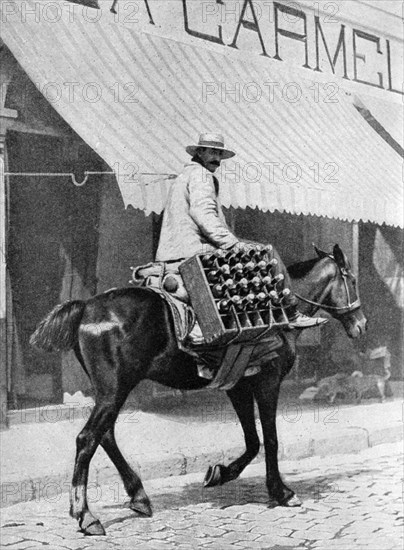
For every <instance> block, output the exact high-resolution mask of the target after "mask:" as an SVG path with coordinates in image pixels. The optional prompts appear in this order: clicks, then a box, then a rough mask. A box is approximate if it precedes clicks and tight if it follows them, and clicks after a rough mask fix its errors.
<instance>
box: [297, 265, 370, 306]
mask: <svg viewBox="0 0 404 550" xmlns="http://www.w3.org/2000/svg"><path fill="white" fill-rule="evenodd" d="M330 258H332V256H330ZM332 259H333V260H334V258H332ZM334 261H335V260H334ZM338 267H339V266H338ZM339 269H340V272H341V276H342V280H343V281H344V286H345V290H346V296H347V301H348V304H347V305H346V306H328V305H326V304H322V303H320V302H314V301H313V300H309V299H308V298H304V297H303V296H300V294H297V293H296V292H295V296H296V298H298V299H299V300H302V301H303V302H306V304H311V305H312V306H317V307H321V308H322V309H325V310H326V311H327V310H329V311H335V312H338V314H339V315H344V314H345V313H350V312H352V311H355V309H359V308H360V307H361V301H360V298H359V297H358V298H357V299H356V300H354V301H353V302H351V295H350V292H349V288H348V283H347V278H348V272H347V270H346V269H345V268H343V267H340V268H339Z"/></svg>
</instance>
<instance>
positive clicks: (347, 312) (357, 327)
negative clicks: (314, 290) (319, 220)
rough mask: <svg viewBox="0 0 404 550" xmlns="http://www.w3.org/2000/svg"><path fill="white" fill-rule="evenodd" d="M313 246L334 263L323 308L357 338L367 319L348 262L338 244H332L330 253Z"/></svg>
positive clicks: (352, 336)
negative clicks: (333, 270) (333, 271)
mask: <svg viewBox="0 0 404 550" xmlns="http://www.w3.org/2000/svg"><path fill="white" fill-rule="evenodd" d="M314 248H315V250H316V252H317V255H318V256H319V257H320V258H326V257H328V258H330V259H331V260H333V262H334V263H335V276H334V277H332V279H331V282H330V285H329V292H328V293H327V296H326V297H325V299H324V301H323V304H324V309H325V310H326V311H328V312H329V313H330V314H331V315H332V316H333V317H334V318H336V319H338V320H339V321H341V323H342V325H343V327H344V329H345V331H346V333H347V334H348V336H349V337H350V338H358V337H359V336H361V335H362V334H364V333H365V332H366V326H367V319H366V317H365V315H364V314H363V311H362V307H361V302H360V299H359V294H358V289H357V284H356V279H355V276H354V274H353V272H352V269H351V266H350V263H349V261H348V259H347V257H346V256H345V254H344V253H343V252H342V250H341V248H340V247H339V246H338V244H336V245H335V246H334V248H333V253H332V255H331V254H327V252H323V251H322V250H319V249H318V248H317V247H314Z"/></svg>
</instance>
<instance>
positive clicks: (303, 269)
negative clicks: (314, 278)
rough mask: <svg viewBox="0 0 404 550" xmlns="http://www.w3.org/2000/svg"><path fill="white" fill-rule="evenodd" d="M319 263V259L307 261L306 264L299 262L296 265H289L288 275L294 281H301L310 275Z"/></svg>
mask: <svg viewBox="0 0 404 550" xmlns="http://www.w3.org/2000/svg"><path fill="white" fill-rule="evenodd" d="M318 261H319V258H313V259H312V260H306V261H305V262H298V263H296V264H292V265H289V266H288V267H287V270H288V273H289V275H290V276H291V277H292V279H301V278H302V277H305V276H306V275H307V274H308V273H310V271H311V270H312V269H313V267H314V266H315V265H316V263H317V262H318Z"/></svg>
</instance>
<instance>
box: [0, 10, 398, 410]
mask: <svg viewBox="0 0 404 550" xmlns="http://www.w3.org/2000/svg"><path fill="white" fill-rule="evenodd" d="M100 4H102V5H101V6H100V5H98V4H97V3H96V2H95V1H94V2H90V3H89V2H84V3H81V2H74V3H73V2H72V3H69V2H66V3H65V4H64V5H63V7H61V6H60V5H58V4H56V3H55V4H52V3H51V4H49V3H45V2H31V1H29V2H10V3H7V2H6V3H4V4H3V7H2V9H3V14H2V15H3V25H2V40H3V42H2V47H1V55H2V58H3V63H2V67H3V68H2V73H1V78H2V83H1V84H2V91H3V93H2V111H1V120H2V146H3V150H2V151H3V153H2V170H3V178H2V189H1V202H0V205H1V208H2V214H3V216H2V220H3V221H2V226H1V230H0V236H1V239H2V250H3V252H4V251H5V253H3V254H2V258H1V266H0V275H1V277H0V287H1V288H0V292H1V298H2V300H1V303H2V306H1V310H0V314H1V315H0V316H1V319H2V325H1V334H0V336H1V342H0V345H1V346H2V354H3V356H4V358H5V360H4V361H2V370H1V377H2V378H1V388H2V398H3V399H4V401H3V402H6V403H8V406H9V408H11V409H12V408H15V407H22V406H26V407H30V406H34V405H35V404H36V403H61V402H63V395H64V394H65V393H69V394H74V392H75V391H77V390H78V389H82V390H83V391H86V390H87V389H88V382H87V380H86V379H85V377H84V375H83V374H82V372H81V370H80V367H79V366H78V364H77V363H76V361H75V359H74V358H73V357H70V356H65V357H63V358H62V357H60V356H57V355H45V354H42V353H40V352H38V351H36V350H32V349H31V348H29V345H28V338H29V334H30V333H31V332H32V330H33V329H34V327H35V325H36V324H37V322H38V321H39V320H40V319H41V318H42V317H43V316H44V315H45V314H46V313H47V312H48V311H49V310H50V309H51V308H52V307H53V306H54V305H55V304H56V303H59V302H60V301H63V300H67V299H80V298H87V297H89V296H91V295H92V294H94V293H96V292H102V291H104V290H106V289H108V288H111V287H115V286H125V285H127V284H128V279H129V275H130V271H129V266H131V265H136V264H142V263H146V262H148V261H150V260H151V259H152V258H153V254H154V252H155V249H156V244H157V239H158V228H159V221H160V218H161V215H162V211H163V209H164V202H165V196H166V192H167V188H168V186H169V185H170V184H171V182H172V180H173V178H174V177H175V175H176V174H177V173H178V172H179V171H180V170H181V166H182V165H183V164H184V162H186V160H187V158H186V154H185V152H184V148H185V145H187V144H189V143H191V142H193V141H194V140H195V139H196V138H197V136H198V134H199V133H200V132H202V131H204V130H209V129H213V130H215V131H220V132H221V133H223V134H224V135H225V139H226V143H227V144H228V145H229V146H230V147H231V148H234V150H236V151H237V156H236V157H235V162H234V163H231V162H230V161H229V162H228V163H225V165H223V166H224V167H223V170H222V173H221V182H222V183H221V194H222V202H223V204H224V206H225V209H226V215H227V218H228V221H229V224H230V225H231V226H232V228H233V229H234V231H235V232H236V233H237V234H238V235H240V236H241V237H246V238H250V239H256V240H259V241H263V242H265V241H267V242H273V243H274V244H275V245H276V246H277V248H278V249H279V250H280V252H281V254H282V256H283V257H284V258H285V261H286V263H292V262H294V261H299V260H304V259H307V258H309V257H312V255H313V249H312V242H315V244H317V245H318V246H319V247H321V248H325V249H328V250H330V248H331V246H332V245H333V244H335V243H336V242H338V243H339V244H340V245H341V246H342V248H343V249H344V251H345V252H346V253H347V255H348V256H349V257H350V258H351V259H352V261H353V264H354V267H355V269H356V270H357V271H359V280H360V284H361V294H362V299H363V302H364V304H365V306H364V308H365V311H366V314H367V316H368V317H369V319H370V329H369V334H368V336H367V337H366V342H364V343H362V344H361V346H362V347H361V348H360V349H366V348H372V347H377V346H387V347H388V348H389V350H390V351H391V353H392V365H393V374H394V376H395V377H396V378H400V376H401V372H400V366H401V365H402V340H401V327H402V311H403V309H402V308H403V306H402V298H403V266H402V258H401V256H400V254H401V246H402V227H403V220H402V204H403V203H402V180H401V177H402V176H401V174H402V162H403V152H402V148H401V145H402V134H400V127H401V128H402V122H401V126H400V121H402V120H403V113H402V96H403V91H402V89H400V84H399V83H400V82H402V81H403V77H402V75H401V73H400V71H401V68H402V57H401V55H402V45H403V37H402V34H400V33H402V27H401V21H400V17H399V15H398V14H397V13H396V11H395V10H394V8H393V7H392V4H391V3H389V2H382V3H380V6H382V8H383V9H382V8H381V7H379V8H376V7H375V6H374V5H372V4H371V3H368V2H355V3H353V2H332V3H330V2H327V3H322V2H320V3H318V2H317V3H310V2H293V3H289V2H266V3H260V2H257V3H253V2H249V1H243V2H227V1H225V2H220V3H219V2H201V3H196V2H186V1H185V0H183V1H180V0H178V1H175V2H169V3H167V2H158V1H149V2H147V1H146V0H144V1H141V2H138V3H131V6H132V4H133V6H132V7H130V6H129V5H128V3H124V2H118V3H117V4H115V7H114V9H115V11H116V12H117V13H116V14H113V13H111V12H110V7H111V6H109V5H108V6H107V5H106V4H107V3H104V2H102V3H101V2H100ZM348 4H349V5H350V9H347V5H348ZM393 4H394V3H393ZM330 7H331V11H330ZM264 8H265V9H264ZM381 9H382V11H383V14H382V13H381V11H380V10H381ZM265 10H267V11H265ZM401 131H402V130H401ZM400 144H401V145H400ZM337 331H338V329H337V328H335V331H334V333H333V334H332V335H331V336H330V335H329V338H331V337H332V339H333V341H338V335H337ZM328 341H329V340H328ZM319 343H320V341H319V336H318V334H313V335H312V336H308V337H307V342H306V344H308V346H307V347H306V349H305V351H304V350H302V356H303V355H304V354H306V355H307V354H308V356H309V357H310V353H312V355H313V357H314V356H316V357H317V356H318V357H319V361H320V362H321V361H324V356H322V355H321V353H320V352H319V349H320V348H319ZM337 347H338V346H337ZM358 350H359V348H358V349H354V348H352V353H353V354H354V353H357V352H358ZM341 360H343V359H341ZM309 370H310V369H309ZM312 374H313V373H312V372H308V374H307V375H308V376H312ZM303 375H304V372H302V376H303ZM3 417H4V415H3Z"/></svg>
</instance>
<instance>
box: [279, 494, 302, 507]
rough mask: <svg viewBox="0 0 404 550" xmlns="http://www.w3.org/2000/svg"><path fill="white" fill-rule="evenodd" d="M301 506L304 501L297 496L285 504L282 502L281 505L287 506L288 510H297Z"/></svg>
mask: <svg viewBox="0 0 404 550" xmlns="http://www.w3.org/2000/svg"><path fill="white" fill-rule="evenodd" d="M301 505H302V501H301V500H300V498H299V497H297V496H296V495H293V497H291V498H290V499H289V500H286V501H285V502H282V504H281V506H286V507H287V508H295V507H297V506H301Z"/></svg>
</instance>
